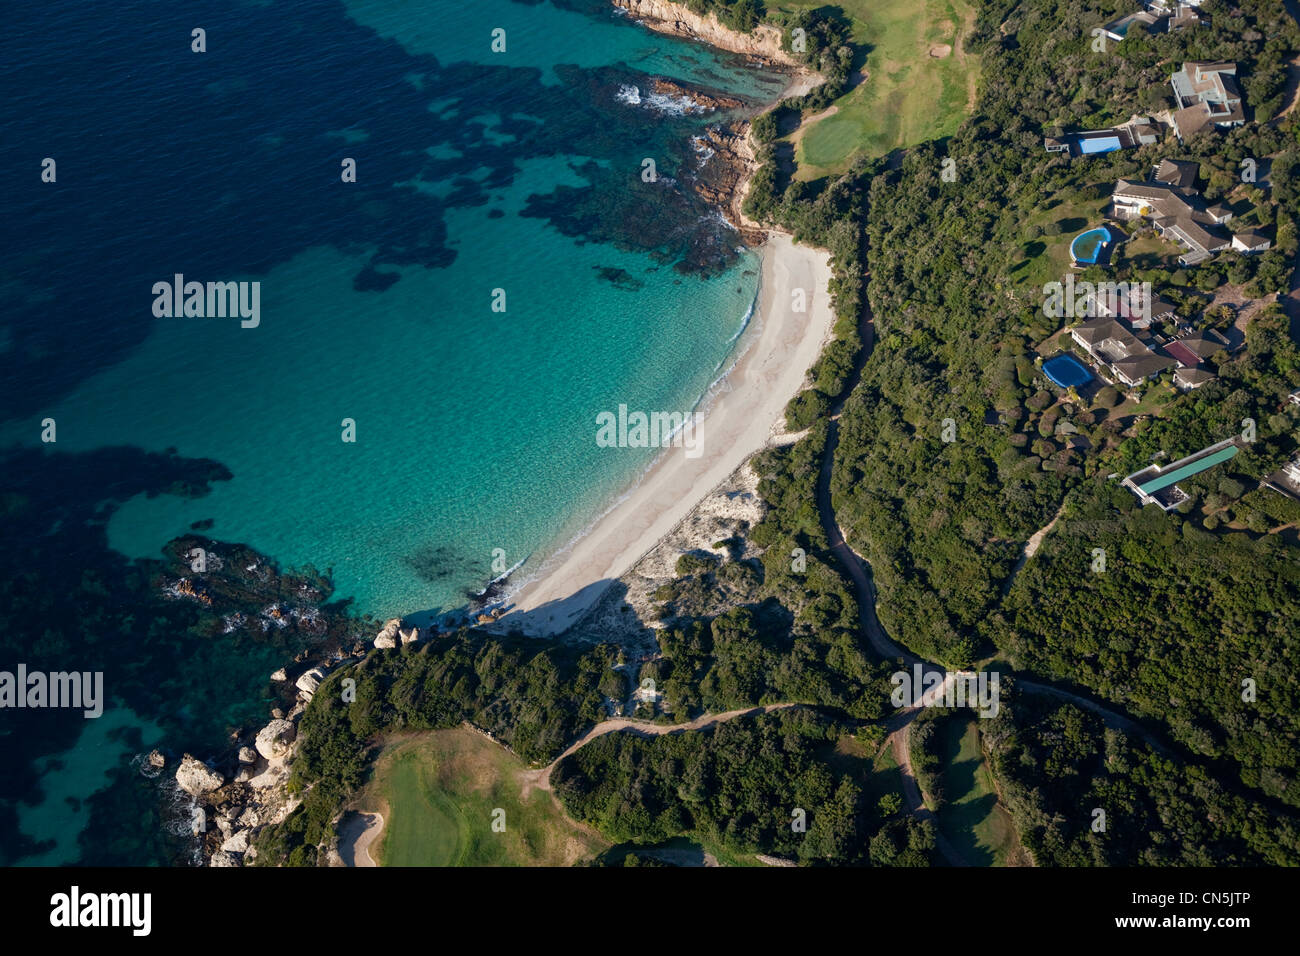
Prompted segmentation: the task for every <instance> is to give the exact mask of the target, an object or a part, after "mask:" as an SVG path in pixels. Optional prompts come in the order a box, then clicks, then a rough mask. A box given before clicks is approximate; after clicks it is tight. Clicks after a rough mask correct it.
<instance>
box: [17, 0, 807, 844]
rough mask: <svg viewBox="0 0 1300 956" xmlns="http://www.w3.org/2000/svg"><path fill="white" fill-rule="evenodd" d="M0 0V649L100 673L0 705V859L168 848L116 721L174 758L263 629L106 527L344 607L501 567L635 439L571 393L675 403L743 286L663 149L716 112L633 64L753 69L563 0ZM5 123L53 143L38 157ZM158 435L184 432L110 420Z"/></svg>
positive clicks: (609, 490) (729, 328)
mask: <svg viewBox="0 0 1300 956" xmlns="http://www.w3.org/2000/svg"><path fill="white" fill-rule="evenodd" d="M8 14H9V16H8V17H7V20H6V30H5V31H3V32H0V89H2V90H3V91H4V92H5V94H6V95H5V96H4V97H0V118H3V125H4V128H5V129H6V137H7V143H8V144H9V145H10V146H11V149H9V150H6V151H0V177H2V178H3V179H4V181H5V182H6V183H9V184H10V189H9V190H8V191H7V192H6V193H5V197H4V198H5V203H6V213H7V217H6V219H7V225H8V226H9V228H8V229H6V230H5V231H4V232H3V233H0V246H2V247H3V254H0V450H3V453H4V454H5V456H6V458H5V460H6V466H5V467H6V468H7V469H9V470H8V471H7V472H6V471H5V470H4V469H0V506H2V507H0V520H3V521H4V522H5V523H4V528H5V529H6V531H7V532H8V533H10V534H12V535H14V537H13V538H12V539H6V540H5V542H4V543H5V551H4V552H3V553H0V568H2V569H3V574H2V575H0V585H4V586H6V587H7V586H9V585H10V584H12V583H13V582H14V581H16V580H17V579H19V578H21V579H22V581H21V586H15V587H11V588H10V589H9V591H8V592H7V593H8V595H9V597H10V598H11V599H13V600H12V604H13V607H10V608H0V619H3V623H5V625H6V627H5V629H4V633H3V634H2V635H0V651H2V652H3V653H2V654H0V656H3V657H4V660H2V661H0V667H12V666H13V665H14V664H15V663H16V662H17V661H19V660H22V659H24V657H26V658H28V659H32V660H37V661H39V662H41V663H43V665H44V666H46V667H48V668H60V669H62V668H67V669H81V668H83V667H90V668H93V669H99V668H102V669H103V670H104V671H105V672H106V674H105V686H106V687H107V688H108V694H109V696H110V699H111V700H112V705H111V709H110V710H109V711H108V712H106V713H105V716H104V717H102V718H100V719H99V721H98V722H92V723H89V724H85V725H84V726H81V723H82V722H81V721H80V720H79V719H77V720H74V721H63V722H61V723H58V724H57V725H56V724H55V723H53V722H50V723H46V722H44V721H43V720H42V719H41V715H38V714H33V713H31V712H27V713H26V715H25V717H24V718H23V719H24V720H25V721H26V723H25V724H23V725H22V727H23V728H24V732H23V733H21V734H20V733H17V732H14V731H12V729H11V728H10V727H9V726H6V728H5V730H6V732H7V734H8V735H7V736H5V735H0V740H3V744H0V746H2V747H3V755H4V756H5V758H6V760H8V761H10V765H11V766H12V767H13V768H14V772H12V773H10V774H7V775H6V776H5V777H4V778H3V779H0V860H6V861H9V860H16V861H20V862H25V863H57V862H73V861H79V862H84V863H98V864H124V863H135V864H139V863H167V862H176V861H177V860H181V859H191V858H192V857H191V855H190V853H191V851H192V846H191V845H190V843H189V842H188V837H187V836H186V835H185V832H184V831H185V829H186V822H185V820H184V819H182V818H181V816H183V814H182V815H181V816H178V814H179V813H180V812H181V810H183V807H182V808H180V810H178V808H177V806H176V805H174V804H173V803H172V802H171V801H172V799H173V797H174V795H169V794H167V793H166V792H165V791H160V789H159V787H158V782H159V781H157V780H154V779H150V778H149V777H147V776H145V775H144V774H142V773H141V770H140V755H141V754H142V753H144V752H147V750H148V749H149V748H150V747H153V746H155V745H156V746H159V747H162V748H163V749H164V750H167V751H168V752H169V753H170V754H171V755H172V757H173V758H174V757H175V756H176V755H178V754H179V753H180V752H183V751H190V752H193V753H195V754H197V755H200V756H204V755H210V754H213V753H216V752H218V751H219V750H221V749H223V748H224V746H225V743H226V740H227V738H228V736H229V733H230V731H231V730H232V729H234V728H241V727H242V728H247V727H250V726H255V725H256V724H257V722H259V721H262V720H265V717H266V713H267V710H268V708H269V707H270V706H272V704H271V698H270V697H269V696H268V694H269V690H268V685H267V675H269V674H270V672H271V671H272V670H274V669H275V668H276V667H277V666H279V665H280V664H282V663H284V660H285V659H286V657H288V656H292V654H293V653H295V651H296V647H297V645H293V648H290V647H289V645H279V644H275V643H273V642H268V641H267V640H265V639H264V638H262V637H261V636H259V635H257V634H255V633H254V634H242V636H241V634H240V633H237V634H235V635H229V636H222V635H213V634H209V633H206V632H202V631H201V629H198V628H191V627H188V626H187V625H186V623H185V620H184V616H183V615H180V616H178V617H176V618H175V620H172V619H167V620H164V619H163V618H164V617H165V615H164V614H163V612H161V611H160V610H159V605H158V598H157V596H156V595H155V594H154V593H153V592H152V590H151V588H152V587H153V585H152V584H151V582H150V580H149V578H148V575H147V574H141V573H140V572H139V569H138V568H137V567H133V566H132V565H130V564H129V563H127V562H125V561H124V560H123V559H122V556H123V555H125V556H128V557H131V558H140V557H156V556H158V555H159V554H160V553H161V549H162V547H163V546H164V544H165V543H166V542H167V541H168V540H169V539H172V538H174V537H175V536H177V535H179V534H182V533H184V532H185V531H187V530H189V529H190V527H191V525H192V524H193V523H195V522H199V521H211V526H210V527H205V528H204V533H205V534H207V535H209V536H211V537H213V538H215V539H218V540H224V541H243V542H247V543H248V544H250V545H251V546H253V547H255V548H257V549H258V550H260V551H261V552H263V553H264V554H266V555H268V556H269V557H270V558H272V559H274V560H275V561H278V562H280V563H281V564H282V565H289V566H293V565H308V564H311V565H314V566H316V567H318V568H320V569H322V570H325V569H328V570H330V571H331V572H332V574H333V577H334V581H335V584H336V586H337V589H336V592H335V596H336V597H346V596H351V597H354V598H355V599H356V607H357V609H358V610H360V611H364V612H369V613H372V614H375V615H378V616H381V617H384V616H389V615H394V614H406V613H413V612H420V611H423V610H441V609H446V608H454V607H458V606H460V605H462V604H463V603H464V602H465V600H466V595H467V594H468V593H470V592H474V591H477V590H478V589H479V588H481V587H482V586H483V585H484V584H485V583H486V582H487V581H488V580H490V579H491V578H492V577H495V576H496V573H497V571H496V569H494V568H493V559H494V553H495V552H496V549H500V551H501V552H504V556H503V557H502V560H503V561H504V562H505V564H506V566H509V565H514V564H516V563H518V562H520V561H521V560H523V559H525V558H527V559H528V562H527V563H526V564H525V565H524V567H523V568H522V569H521V570H520V572H519V574H520V575H521V576H526V575H527V574H528V573H529V572H530V571H531V570H532V569H533V568H535V567H536V566H537V565H538V564H539V563H540V562H541V561H542V559H543V558H544V557H545V556H546V555H547V553H548V552H549V551H550V550H551V549H554V548H555V547H557V546H559V545H562V544H564V543H566V542H568V541H569V540H571V539H572V538H573V536H574V535H576V534H578V533H580V532H581V530H582V529H583V528H584V527H585V526H586V525H587V524H588V523H589V522H590V521H591V520H592V519H593V518H594V517H595V516H596V515H597V514H599V513H600V512H601V511H602V510H603V509H604V508H605V507H606V506H607V505H608V504H610V503H611V502H612V501H613V500H614V499H616V498H617V496H618V495H619V494H620V493H621V492H622V491H623V490H624V489H625V488H627V487H628V486H629V484H630V483H632V482H633V481H634V480H635V479H636V477H637V476H638V475H639V474H640V473H642V472H643V470H644V469H645V468H646V467H647V466H648V464H649V463H650V461H651V460H652V458H653V455H654V454H655V452H654V450H652V449H603V448H600V447H598V446H597V445H596V442H595V436H596V416H597V414H599V413H600V412H603V411H614V410H615V409H616V408H617V407H618V406H619V405H620V404H626V405H628V406H629V408H630V409H633V410H643V411H683V412H684V411H687V410H689V409H690V408H691V407H692V406H693V405H694V404H695V403H696V402H697V401H698V400H699V399H700V397H701V395H703V394H704V393H705V392H706V390H707V389H708V388H709V386H710V384H711V383H713V382H714V381H715V380H716V378H717V377H718V375H719V374H721V373H722V371H723V370H724V369H725V367H726V366H727V364H728V363H729V362H730V361H731V360H733V359H734V354H733V352H734V349H735V348H736V336H737V334H738V333H739V331H740V330H741V329H742V328H743V326H744V323H745V321H746V316H747V314H748V312H749V310H750V308H751V305H752V303H753V300H754V297H755V293H756V290H757V284H758V276H757V258H756V257H755V256H754V255H752V254H751V253H747V252H743V251H738V250H737V249H736V248H735V243H736V239H735V235H734V233H732V232H730V231H729V230H727V229H726V228H724V227H723V226H721V225H720V223H719V221H718V219H717V216H716V214H715V213H714V212H713V211H711V210H709V209H708V208H706V207H705V206H704V205H703V203H701V202H700V201H699V200H698V199H697V198H696V197H695V196H694V195H693V194H692V193H691V192H690V190H689V189H686V188H685V186H684V183H685V181H686V179H687V178H689V176H690V175H691V174H692V170H693V169H694V168H695V165H696V163H697V162H698V157H699V153H698V152H697V151H696V150H695V149H694V148H693V147H692V137H693V136H694V135H696V134H698V133H699V132H700V131H701V130H702V128H703V127H704V126H706V125H707V124H709V123H713V122H717V121H718V120H720V119H724V118H725V117H721V116H717V115H711V116H702V115H698V114H689V113H687V112H685V111H684V110H683V109H682V108H681V104H680V103H677V104H674V103H672V102H671V101H665V100H663V99H658V100H656V99H654V98H652V97H650V96H649V95H648V82H649V79H650V77H652V76H666V77H670V78H674V79H677V80H679V81H686V82H687V83H688V84H695V85H699V86H702V87H707V88H709V89H710V90H711V91H713V92H722V93H728V94H731V95H733V96H738V97H741V98H743V99H745V100H746V101H747V102H748V103H750V104H758V103H762V102H768V101H770V100H772V99H773V98H775V96H776V95H777V94H778V93H779V91H780V89H781V88H782V86H783V82H782V79H781V78H780V77H775V76H765V75H763V74H761V73H757V72H754V71H752V70H750V69H748V68H747V67H746V66H745V65H744V64H741V63H739V62H736V61H733V60H729V59H726V58H723V57H720V56H718V55H716V54H715V53H713V52H711V51H709V50H707V49H705V48H703V47H700V46H698V45H694V44H689V43H685V42H681V41H677V40H674V39H670V38H665V37H661V36H657V35H654V34H652V33H650V32H648V31H646V30H644V29H642V28H640V27H638V26H636V25H635V24H633V23H631V22H630V21H628V20H627V19H626V18H624V17H620V16H617V15H615V14H614V13H612V12H611V10H610V9H609V8H608V7H607V5H606V4H605V3H604V2H603V0H555V2H540V3H524V2H520V3H515V2H509V0H477V2H474V3H468V4H467V3H461V2H453V0H422V2H400V0H382V2H381V0H367V2H354V3H351V4H344V3H339V2H338V0H295V2H294V3H288V2H281V3H268V2H262V0H257V2H253V0H249V2H229V0H222V2H207V0H196V2H195V3H193V4H186V5H173V4H164V3H158V2H156V0H121V2H119V3H115V4H112V5H86V4H84V3H80V2H77V0H50V2H48V3H45V4H42V5H40V6H39V8H38V7H35V6H27V7H18V8H15V9H14V10H12V11H8ZM196 23H202V24H203V25H204V26H205V28H206V29H207V31H208V38H209V52H208V53H207V54H205V55H202V56H199V55H195V54H193V53H191V51H190V50H189V48H188V37H189V34H190V30H191V28H192V27H193V26H194V25H195V24H196ZM498 26H499V27H502V28H504V29H505V30H506V36H507V52H506V53H504V54H494V53H492V52H491V48H490V38H491V30H492V29H493V28H495V27H498ZM33 156H35V157H41V156H56V157H58V170H59V173H58V183H57V186H55V185H53V184H42V183H40V182H39V180H38V178H37V177H36V176H35V175H33V174H32V160H31V157H33ZM344 157H350V158H353V159H355V160H356V162H357V169H358V178H357V182H356V183H351V184H345V183H342V182H341V181H340V179H339V170H340V164H341V161H342V159H343V158H344ZM647 157H650V158H654V159H655V160H656V163H657V166H658V169H659V171H660V174H661V177H662V178H661V179H660V181H658V182H656V183H653V184H646V183H643V182H642V181H641V179H640V176H639V173H640V170H641V168H642V161H643V160H644V159H645V158H647ZM178 272H179V273H184V274H185V275H186V276H187V277H188V278H189V279H192V280H199V281H209V280H211V281H227V280H246V281H257V282H259V283H261V323H260V325H259V327H257V328H255V329H241V328H239V326H238V323H237V321H236V320H233V319H197V318H189V319H185V318H174V319H167V318H157V319H155V318H154V317H153V315H152V311H151V306H152V304H153V293H152V286H153V283H155V282H157V281H160V280H164V281H167V280H170V279H171V277H172V276H173V274H175V273H178ZM705 275H709V276H712V277H711V278H705V277H704V276H705ZM495 289H504V290H505V292H506V302H507V309H506V311H505V312H504V313H500V312H493V311H492V309H491V307H490V305H491V301H492V296H493V290H495ZM47 417H48V418H53V419H55V420H56V422H57V428H58V441H57V443H56V444H55V445H51V446H44V445H41V444H39V435H40V432H41V426H40V422H41V421H42V419H45V418H47ZM344 419H351V420H354V421H355V427H356V439H357V440H356V441H355V443H345V442H343V441H342V440H341V433H342V422H343V420H344ZM32 449H38V450H39V451H38V452H37V453H33V451H32ZM166 449H175V450H176V451H177V452H179V453H180V454H181V455H183V456H192V457H196V458H197V457H201V458H205V459H211V460H212V461H213V462H216V463H219V465H212V466H209V465H208V464H205V463H201V462H200V463H196V462H189V461H185V460H183V459H180V458H161V457H160V456H157V455H151V454H148V453H150V452H159V451H164V450H166ZM220 467H224V468H226V469H228V470H229V473H230V475H231V477H230V478H229V480H212V478H213V473H214V471H219V468H220ZM208 480H212V484H211V493H210V494H208V495H206V496H202V497H180V496H177V495H175V494H172V493H169V492H170V491H172V490H174V489H176V488H177V487H195V486H201V485H203V484H204V483H205V482H206V481H208ZM137 492H139V493H138V494H137ZM131 495H135V497H130V496H131ZM119 498H123V499H127V500H126V501H125V504H124V505H123V506H122V507H120V508H116V510H114V509H115V506H116V502H117V500H118V499H119ZM104 521H107V526H106V536H107V547H105V545H104V542H103V540H102V538H101V530H100V526H101V524H102V523H103V522H104ZM149 573H155V572H149ZM146 595H147V598H146ZM133 601H140V602H142V603H140V604H139V605H137V604H134V603H132V602H133ZM150 602H153V603H150ZM155 615H158V616H155ZM11 716H12V715H11ZM14 726H17V725H14ZM20 737H21V740H20V739H19V738H20ZM168 776H170V775H169V774H164V778H166V777H168ZM41 841H48V842H44V843H42V842H41Z"/></svg>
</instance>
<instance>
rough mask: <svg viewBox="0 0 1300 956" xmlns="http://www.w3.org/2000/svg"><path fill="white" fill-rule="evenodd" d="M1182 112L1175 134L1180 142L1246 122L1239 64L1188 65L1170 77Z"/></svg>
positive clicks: (1176, 118)
mask: <svg viewBox="0 0 1300 956" xmlns="http://www.w3.org/2000/svg"><path fill="white" fill-rule="evenodd" d="M1169 82H1170V85H1171V86H1173V88H1174V99H1175V100H1176V101H1177V103H1178V109H1177V110H1175V111H1174V114H1173V121H1174V132H1175V133H1177V134H1178V138H1179V139H1180V140H1183V139H1186V138H1187V137H1189V136H1192V135H1193V134H1195V133H1198V132H1200V131H1201V130H1203V129H1206V128H1208V127H1211V126H1213V127H1216V128H1218V129H1228V128H1229V127H1232V126H1241V125H1242V124H1243V123H1245V122H1246V110H1245V106H1244V105H1243V103H1242V98H1241V87H1240V86H1238V85H1237V64H1235V63H1184V64H1183V68H1182V69H1181V70H1179V71H1178V72H1177V73H1175V74H1174V75H1173V76H1171V77H1170V78H1169Z"/></svg>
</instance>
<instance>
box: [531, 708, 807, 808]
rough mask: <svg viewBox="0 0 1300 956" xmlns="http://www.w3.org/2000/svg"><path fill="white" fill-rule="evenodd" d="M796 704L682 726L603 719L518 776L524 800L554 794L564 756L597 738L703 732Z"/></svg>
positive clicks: (746, 710)
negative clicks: (554, 776) (555, 777)
mask: <svg viewBox="0 0 1300 956" xmlns="http://www.w3.org/2000/svg"><path fill="white" fill-rule="evenodd" d="M798 706H799V705H798V704H797V703H795V702H793V701H791V702H788V703H782V704H767V705H765V706H761V707H742V708H741V709H739V710H728V711H725V712H723V713H721V714H704V715H702V716H700V717H696V718H695V719H694V720H688V721H686V722H685V723H682V724H654V723H651V722H650V721H648V720H632V719H631V718H627V717H616V718H613V719H612V720H604V721H601V722H600V723H599V724H597V725H596V726H595V727H592V728H591V729H590V730H588V731H587V732H586V733H585V734H583V735H582V736H581V737H579V738H578V739H577V740H575V741H574V742H573V743H572V744H570V745H569V747H568V748H567V749H566V750H565V751H564V753H562V754H560V755H559V756H558V757H556V758H555V759H554V760H552V761H551V762H550V763H548V764H547V765H546V766H545V767H542V768H541V769H539V770H525V771H523V772H521V773H520V774H519V779H520V781H521V782H522V784H523V797H524V799H527V798H528V795H529V794H530V793H532V791H533V788H534V787H536V788H537V789H538V790H545V791H546V792H547V793H552V790H551V771H552V770H554V769H555V767H556V765H557V764H558V763H559V762H560V761H561V760H563V759H564V758H565V757H567V756H569V755H570V754H572V753H575V752H576V751H578V750H581V749H582V748H583V747H585V746H587V744H589V743H591V742H592V741H593V740H595V739H596V738H597V737H603V736H605V735H606V734H612V733H616V732H618V731H620V730H630V731H632V732H633V733H635V734H640V735H641V736H642V737H660V736H662V735H664V734H675V733H682V732H684V731H688V730H703V729H704V728H706V727H712V726H714V725H715V724H723V723H726V722H727V721H729V720H735V719H736V718H737V717H746V716H749V715H751V714H752V715H755V716H756V715H758V714H770V713H771V712H772V711H774V710H786V709H787V708H790V707H798Z"/></svg>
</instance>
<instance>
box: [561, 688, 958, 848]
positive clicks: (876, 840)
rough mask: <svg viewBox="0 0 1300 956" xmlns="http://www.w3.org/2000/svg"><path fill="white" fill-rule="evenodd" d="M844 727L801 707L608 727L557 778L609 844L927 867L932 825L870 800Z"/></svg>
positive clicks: (862, 763) (575, 812) (566, 797)
mask: <svg viewBox="0 0 1300 956" xmlns="http://www.w3.org/2000/svg"><path fill="white" fill-rule="evenodd" d="M843 732H844V729H843V728H842V727H840V726H839V725H837V724H836V723H835V722H834V721H833V720H830V719H829V718H827V717H825V716H822V715H820V714H818V713H816V712H813V711H808V710H802V709H792V710H784V711H776V712H773V713H770V714H766V715H762V716H758V717H754V718H739V719H736V720H732V721H728V722H727V723H723V724H719V725H717V726H716V727H715V728H713V729H710V730H707V731H699V732H694V733H682V734H665V735H662V736H658V737H651V738H645V737H640V736H637V735H636V734H631V733H615V734H606V735H605V736H604V737H601V738H599V739H597V740H594V741H592V742H591V743H590V744H588V745H587V746H585V747H583V748H582V749H581V750H579V751H577V752H576V753H574V754H572V755H571V756H569V757H566V758H565V759H564V760H563V761H561V762H560V764H559V765H558V766H557V767H556V768H555V770H554V771H553V772H552V784H553V785H554V787H555V791H556V794H557V795H558V796H559V797H560V800H561V801H562V802H563V803H564V807H565V809H566V810H567V811H568V812H569V814H570V815H572V816H574V817H575V818H577V819H579V820H582V821H583V822H586V823H589V824H591V825H592V826H595V827H596V828H598V829H599V830H600V832H601V833H602V834H603V835H604V836H606V837H607V838H609V839H611V840H636V841H641V842H659V841H661V840H666V839H669V838H671V837H675V836H685V835H689V836H695V837H697V838H699V839H701V840H703V841H706V842H708V843H716V844H719V845H721V846H724V847H727V848H730V849H732V850H735V851H739V852H747V853H768V854H774V855H777V856H783V857H786V858H789V859H798V860H801V861H804V862H808V863H823V864H827V863H829V864H840V865H849V864H867V863H870V864H873V865H877V866H925V865H928V864H929V863H930V862H931V855H932V853H933V848H934V835H933V832H932V830H931V828H930V827H929V825H928V824H922V823H918V822H917V821H915V820H914V819H912V818H911V817H900V816H899V815H898V813H897V809H896V808H895V810H894V812H893V813H886V810H885V808H882V807H881V806H879V805H878V804H877V805H875V806H873V805H871V804H870V801H868V800H867V799H865V796H864V795H865V792H866V791H865V790H864V786H863V783H864V779H863V778H864V775H865V773H867V772H869V771H870V762H869V761H866V760H859V761H857V764H858V766H857V767H856V768H855V769H856V772H855V769H850V768H849V767H848V766H846V761H844V760H842V759H837V758H836V755H835V754H834V752H833V751H834V747H835V741H836V740H837V739H838V738H839V737H840V736H841V735H842V734H843ZM796 810H803V811H804V814H803V826H801V827H800V828H799V829H796V825H795V819H796V816H797V814H796V812H795V811H796Z"/></svg>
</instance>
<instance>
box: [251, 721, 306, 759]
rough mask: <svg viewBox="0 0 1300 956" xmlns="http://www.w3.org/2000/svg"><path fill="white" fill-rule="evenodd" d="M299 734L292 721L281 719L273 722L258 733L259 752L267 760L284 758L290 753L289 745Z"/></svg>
mask: <svg viewBox="0 0 1300 956" xmlns="http://www.w3.org/2000/svg"><path fill="white" fill-rule="evenodd" d="M297 733H298V731H297V728H295V727H294V725H293V722H292V721H288V720H282V719H279V718H277V719H275V720H272V721H271V722H270V723H269V724H267V725H266V726H265V727H263V728H262V729H261V730H259V731H258V732H257V752H258V753H260V754H261V755H262V756H263V757H265V758H266V759H267V760H270V759H271V758H272V757H283V756H284V755H285V754H287V753H288V752H289V745H290V744H291V743H293V739H294V737H295V736H297Z"/></svg>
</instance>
